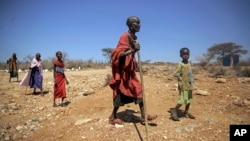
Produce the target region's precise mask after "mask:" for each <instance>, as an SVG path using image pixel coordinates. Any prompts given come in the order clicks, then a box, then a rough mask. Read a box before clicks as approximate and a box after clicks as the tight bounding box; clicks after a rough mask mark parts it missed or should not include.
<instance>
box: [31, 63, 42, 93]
mask: <svg viewBox="0 0 250 141" xmlns="http://www.w3.org/2000/svg"><path fill="white" fill-rule="evenodd" d="M42 81H43V76H42V75H41V74H40V72H39V68H38V67H34V68H32V69H31V74H30V82H29V86H30V88H39V89H42Z"/></svg>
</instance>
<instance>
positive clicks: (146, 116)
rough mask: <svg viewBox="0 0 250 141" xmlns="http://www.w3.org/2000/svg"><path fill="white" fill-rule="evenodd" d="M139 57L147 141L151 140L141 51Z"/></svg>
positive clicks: (138, 52)
mask: <svg viewBox="0 0 250 141" xmlns="http://www.w3.org/2000/svg"><path fill="white" fill-rule="evenodd" d="M137 55H138V66H139V71H140V80H141V87H142V96H143V99H142V100H143V105H144V112H145V113H144V114H145V119H144V120H145V129H146V136H147V141H148V140H149V138H148V114H147V107H146V105H147V104H146V96H145V94H144V83H143V77H142V67H141V56H140V51H139V50H138V51H137Z"/></svg>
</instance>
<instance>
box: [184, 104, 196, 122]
mask: <svg viewBox="0 0 250 141" xmlns="http://www.w3.org/2000/svg"><path fill="white" fill-rule="evenodd" d="M189 107H190V103H188V104H187V105H186V107H185V112H184V114H185V116H186V117H188V118H191V119H195V116H193V115H192V114H191V113H189V112H188V110H189Z"/></svg>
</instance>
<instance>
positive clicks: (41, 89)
mask: <svg viewBox="0 0 250 141" xmlns="http://www.w3.org/2000/svg"><path fill="white" fill-rule="evenodd" d="M41 96H44V94H43V88H41Z"/></svg>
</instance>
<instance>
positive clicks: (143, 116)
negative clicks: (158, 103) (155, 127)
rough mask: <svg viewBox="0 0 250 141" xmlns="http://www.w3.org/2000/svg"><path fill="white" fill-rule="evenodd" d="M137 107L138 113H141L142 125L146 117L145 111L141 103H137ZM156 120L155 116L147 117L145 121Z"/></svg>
mask: <svg viewBox="0 0 250 141" xmlns="http://www.w3.org/2000/svg"><path fill="white" fill-rule="evenodd" d="M139 107H140V111H141V123H142V124H144V121H145V116H146V114H145V109H144V103H143V102H141V103H139ZM156 118H157V115H147V119H148V120H149V121H151V120H154V119H156Z"/></svg>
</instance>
